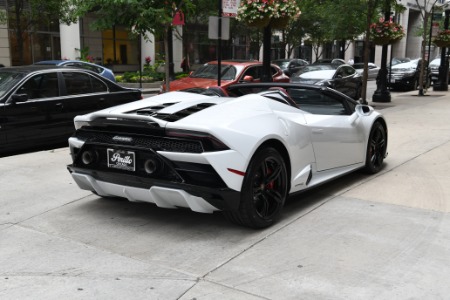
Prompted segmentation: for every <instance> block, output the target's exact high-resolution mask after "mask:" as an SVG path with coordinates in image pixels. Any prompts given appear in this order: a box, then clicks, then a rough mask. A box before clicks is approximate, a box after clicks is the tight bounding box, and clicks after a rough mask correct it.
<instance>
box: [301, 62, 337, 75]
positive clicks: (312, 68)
mask: <svg viewBox="0 0 450 300" xmlns="http://www.w3.org/2000/svg"><path fill="white" fill-rule="evenodd" d="M335 69H336V66H333V65H309V66H306V67H304V68H303V69H301V70H300V71H298V72H297V73H295V76H300V75H301V74H304V73H307V72H312V71H321V70H335Z"/></svg>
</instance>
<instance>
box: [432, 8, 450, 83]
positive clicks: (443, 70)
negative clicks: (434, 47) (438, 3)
mask: <svg viewBox="0 0 450 300" xmlns="http://www.w3.org/2000/svg"><path fill="white" fill-rule="evenodd" d="M449 16H450V8H448V7H445V19H444V30H447V29H448V23H449ZM433 90H434V91H448V61H447V55H446V48H445V47H442V48H441V64H440V65H439V77H438V81H437V82H436V83H435V84H434V85H433Z"/></svg>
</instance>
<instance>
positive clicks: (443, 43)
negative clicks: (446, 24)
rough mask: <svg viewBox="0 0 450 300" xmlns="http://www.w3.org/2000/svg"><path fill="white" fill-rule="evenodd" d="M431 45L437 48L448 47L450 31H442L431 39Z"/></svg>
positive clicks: (449, 45)
mask: <svg viewBox="0 0 450 300" xmlns="http://www.w3.org/2000/svg"><path fill="white" fill-rule="evenodd" d="M433 44H435V45H436V46H438V47H450V30H448V29H447V30H442V31H440V32H439V33H438V35H437V36H436V37H435V38H434V39H433Z"/></svg>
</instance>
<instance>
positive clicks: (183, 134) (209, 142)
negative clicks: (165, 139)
mask: <svg viewBox="0 0 450 300" xmlns="http://www.w3.org/2000/svg"><path fill="white" fill-rule="evenodd" d="M166 135H167V136H170V137H176V138H181V139H188V140H198V141H200V142H201V143H202V145H203V148H204V150H205V151H222V150H228V149H230V148H228V146H227V145H225V144H224V143H223V142H222V141H220V140H219V139H217V138H216V137H215V136H213V135H211V134H209V133H204V132H199V131H190V130H180V129H166Z"/></svg>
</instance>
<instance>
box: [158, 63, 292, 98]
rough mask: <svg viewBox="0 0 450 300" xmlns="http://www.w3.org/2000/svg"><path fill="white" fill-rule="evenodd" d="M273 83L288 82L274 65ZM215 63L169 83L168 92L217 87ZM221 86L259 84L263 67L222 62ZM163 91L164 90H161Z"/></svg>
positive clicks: (272, 67)
mask: <svg viewBox="0 0 450 300" xmlns="http://www.w3.org/2000/svg"><path fill="white" fill-rule="evenodd" d="M270 68H271V71H272V80H273V81H274V82H289V77H288V76H286V75H285V74H284V73H283V71H282V70H281V69H280V67H278V66H277V65H275V64H271V66H270ZM217 73H218V64H217V61H212V62H209V63H206V64H204V65H202V66H201V67H199V68H198V69H197V70H195V71H194V72H193V73H192V74H190V75H189V76H188V77H185V78H181V79H178V80H174V81H172V82H170V91H178V90H183V89H188V88H194V87H203V88H205V87H209V86H215V85H217ZM221 74H222V75H221V86H222V87H226V86H228V85H230V84H233V83H239V82H261V76H262V75H263V65H262V63H261V62H259V61H222V63H221ZM163 89H164V88H163Z"/></svg>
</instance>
